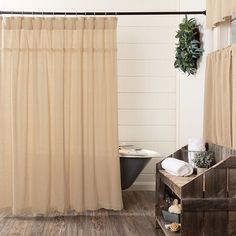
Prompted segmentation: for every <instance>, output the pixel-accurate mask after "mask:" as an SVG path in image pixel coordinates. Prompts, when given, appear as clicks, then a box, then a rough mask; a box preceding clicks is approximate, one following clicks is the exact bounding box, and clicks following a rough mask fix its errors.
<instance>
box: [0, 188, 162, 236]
mask: <svg viewBox="0 0 236 236" xmlns="http://www.w3.org/2000/svg"><path fill="white" fill-rule="evenodd" d="M123 201H124V209H123V210H122V211H112V210H104V209H101V210H98V211H88V212H84V213H79V214H78V213H71V214H70V215H68V216H60V215H58V214H50V215H49V216H46V217H43V216H37V217H30V216H22V217H12V216H11V213H10V210H9V209H4V210H0V236H8V235H9V236H13V235H14V236H16V235H17V236H88V235H91V236H120V235H122V236H146V235H148V236H158V235H160V234H159V233H158V231H157V229H155V216H154V210H155V207H154V205H155V203H154V192H151V191H124V192H123Z"/></svg>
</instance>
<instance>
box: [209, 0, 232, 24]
mask: <svg viewBox="0 0 236 236" xmlns="http://www.w3.org/2000/svg"><path fill="white" fill-rule="evenodd" d="M235 12H236V0H206V13H207V14H206V23H207V26H208V27H214V26H216V25H217V24H218V23H220V22H223V21H226V20H230V18H231V16H232V15H233V13H235Z"/></svg>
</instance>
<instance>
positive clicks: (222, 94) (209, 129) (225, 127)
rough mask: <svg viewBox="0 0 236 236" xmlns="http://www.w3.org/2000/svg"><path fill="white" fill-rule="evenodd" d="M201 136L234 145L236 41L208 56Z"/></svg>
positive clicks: (235, 129) (224, 144)
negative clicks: (235, 43) (234, 43)
mask: <svg viewBox="0 0 236 236" xmlns="http://www.w3.org/2000/svg"><path fill="white" fill-rule="evenodd" d="M203 136H204V138H205V140H206V141H208V142H211V143H215V144H218V145H221V146H225V147H230V148H233V149H236V45H232V46H229V47H227V48H224V49H221V50H218V51H216V52H212V53H210V54H209V55H208V56H207V65H206V80H205V102H204V134H203Z"/></svg>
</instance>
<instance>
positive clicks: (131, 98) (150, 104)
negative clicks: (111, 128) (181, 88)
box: [118, 93, 176, 112]
mask: <svg viewBox="0 0 236 236" xmlns="http://www.w3.org/2000/svg"><path fill="white" fill-rule="evenodd" d="M118 99H119V109H130V110H132V109H143V110H150V109H163V110H170V109H173V110H174V109H175V106H176V105H175V94H161V93H128V94H127V93H120V94H119V96H118ZM144 112H145V111H144Z"/></svg>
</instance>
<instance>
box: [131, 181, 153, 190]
mask: <svg viewBox="0 0 236 236" xmlns="http://www.w3.org/2000/svg"><path fill="white" fill-rule="evenodd" d="M154 190H155V182H135V183H134V184H133V185H132V186H131V187H129V188H128V189H127V191H154Z"/></svg>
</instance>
